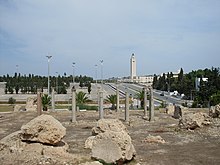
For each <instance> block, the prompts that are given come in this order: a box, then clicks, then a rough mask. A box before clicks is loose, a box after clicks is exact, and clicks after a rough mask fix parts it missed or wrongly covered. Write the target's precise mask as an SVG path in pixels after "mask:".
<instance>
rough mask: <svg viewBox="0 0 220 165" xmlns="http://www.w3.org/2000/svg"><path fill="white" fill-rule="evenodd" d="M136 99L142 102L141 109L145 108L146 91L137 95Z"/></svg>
mask: <svg viewBox="0 0 220 165" xmlns="http://www.w3.org/2000/svg"><path fill="white" fill-rule="evenodd" d="M136 97H137V99H138V100H140V101H141V108H143V107H144V90H142V91H139V93H137V94H136Z"/></svg>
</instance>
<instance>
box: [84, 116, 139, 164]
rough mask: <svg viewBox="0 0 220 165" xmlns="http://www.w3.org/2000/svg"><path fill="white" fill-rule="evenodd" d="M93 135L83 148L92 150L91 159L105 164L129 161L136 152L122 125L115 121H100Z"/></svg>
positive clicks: (93, 130)
mask: <svg viewBox="0 0 220 165" xmlns="http://www.w3.org/2000/svg"><path fill="white" fill-rule="evenodd" d="M92 132H93V134H96V136H91V137H89V138H88V139H87V140H86V143H85V147H87V148H91V149H92V157H93V158H95V159H97V160H103V161H104V162H106V163H116V162H119V161H120V162H121V161H122V162H123V161H126V160H131V159H132V158H133V157H134V156H135V154H136V151H135V149H134V146H133V144H132V140H131V137H130V136H129V135H128V131H127V129H126V127H125V126H124V125H123V123H122V122H121V121H119V120H116V119H101V120H99V121H98V123H97V127H95V128H93V129H92Z"/></svg>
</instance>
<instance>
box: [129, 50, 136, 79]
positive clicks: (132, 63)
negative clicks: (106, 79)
mask: <svg viewBox="0 0 220 165" xmlns="http://www.w3.org/2000/svg"><path fill="white" fill-rule="evenodd" d="M136 76H137V70H136V59H135V56H134V53H133V54H132V55H131V59H130V77H131V80H134V79H135V77H136Z"/></svg>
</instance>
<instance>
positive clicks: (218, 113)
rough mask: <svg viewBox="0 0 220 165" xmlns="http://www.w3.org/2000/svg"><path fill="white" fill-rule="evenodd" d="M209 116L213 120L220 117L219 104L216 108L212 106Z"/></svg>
mask: <svg viewBox="0 0 220 165" xmlns="http://www.w3.org/2000/svg"><path fill="white" fill-rule="evenodd" d="M209 115H210V116H211V117H213V118H216V117H219V116H220V104H217V105H216V106H212V107H211V108H210V110H209Z"/></svg>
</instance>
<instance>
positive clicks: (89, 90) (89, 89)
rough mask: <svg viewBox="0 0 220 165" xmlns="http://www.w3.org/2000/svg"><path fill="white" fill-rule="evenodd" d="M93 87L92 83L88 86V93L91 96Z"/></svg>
mask: <svg viewBox="0 0 220 165" xmlns="http://www.w3.org/2000/svg"><path fill="white" fill-rule="evenodd" d="M91 87H92V86H91V83H89V84H88V92H89V94H90V93H91V91H92V89H91Z"/></svg>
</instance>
